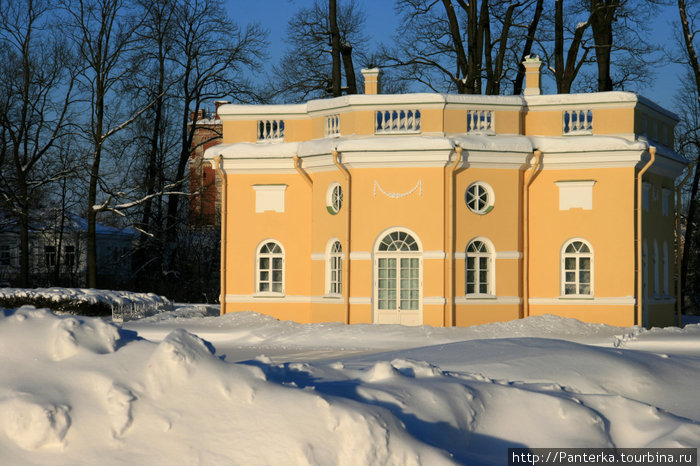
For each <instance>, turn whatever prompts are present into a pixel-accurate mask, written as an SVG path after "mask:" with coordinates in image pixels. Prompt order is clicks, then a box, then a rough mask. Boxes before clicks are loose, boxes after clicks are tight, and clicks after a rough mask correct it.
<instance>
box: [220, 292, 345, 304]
mask: <svg viewBox="0 0 700 466" xmlns="http://www.w3.org/2000/svg"><path fill="white" fill-rule="evenodd" d="M226 302H227V303H247V304H252V303H323V304H345V298H343V296H342V295H324V296H291V295H284V294H281V293H280V294H277V295H275V294H272V293H270V294H261V293H256V294H227V295H226ZM351 302H352V299H351Z"/></svg>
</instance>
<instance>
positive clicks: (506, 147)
mask: <svg viewBox="0 0 700 466" xmlns="http://www.w3.org/2000/svg"><path fill="white" fill-rule="evenodd" d="M457 145H459V146H461V147H462V148H463V149H466V150H480V151H493V152H496V151H497V152H532V150H533V146H532V143H531V141H530V139H528V138H527V137H526V136H520V135H484V134H473V135H472V134H462V135H456V136H441V135H440V136H437V135H435V136H432V135H401V136H386V137H375V136H365V137H353V136H351V137H340V138H323V139H314V140H311V141H305V142H282V143H252V142H240V143H235V144H219V145H217V146H214V147H211V148H209V149H207V150H206V152H205V153H204V157H205V158H206V159H213V158H214V157H217V156H222V157H223V158H225V159H228V158H239V159H275V158H287V157H293V156H295V155H297V156H299V157H302V158H303V157H309V156H314V155H323V154H330V153H331V151H333V150H337V151H338V152H362V151H373V152H377V151H379V152H398V151H401V152H406V151H411V152H415V151H427V150H448V151H449V150H452V149H454V148H455V146H457Z"/></svg>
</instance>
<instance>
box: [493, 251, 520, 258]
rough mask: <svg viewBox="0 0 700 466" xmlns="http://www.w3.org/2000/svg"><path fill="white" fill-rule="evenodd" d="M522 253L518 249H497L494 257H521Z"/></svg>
mask: <svg viewBox="0 0 700 466" xmlns="http://www.w3.org/2000/svg"><path fill="white" fill-rule="evenodd" d="M522 258H523V253H522V252H520V251H498V252H496V259H522Z"/></svg>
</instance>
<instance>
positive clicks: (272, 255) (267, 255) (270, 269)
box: [255, 239, 286, 296]
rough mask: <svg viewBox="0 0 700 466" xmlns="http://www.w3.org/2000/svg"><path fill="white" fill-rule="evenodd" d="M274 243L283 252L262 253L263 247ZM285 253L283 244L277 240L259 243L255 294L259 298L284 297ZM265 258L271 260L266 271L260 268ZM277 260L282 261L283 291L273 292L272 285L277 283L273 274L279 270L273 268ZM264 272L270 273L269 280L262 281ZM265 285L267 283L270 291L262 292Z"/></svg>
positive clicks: (256, 251)
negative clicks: (274, 261)
mask: <svg viewBox="0 0 700 466" xmlns="http://www.w3.org/2000/svg"><path fill="white" fill-rule="evenodd" d="M269 243H273V244H275V245H276V246H278V247H279V249H280V251H281V252H273V253H269V252H262V249H263V247H265V246H266V245H267V244H269ZM285 256H286V254H285V252H284V247H283V246H282V243H280V242H279V241H277V240H275V239H266V240H264V241H261V242H260V243H258V245H257V246H256V248H255V294H256V295H257V296H284V292H285ZM263 258H269V259H270V261H269V265H268V267H267V268H265V269H261V268H260V259H263ZM276 258H281V259H282V266H281V271H282V281H281V289H280V290H279V291H273V290H272V285H273V283H275V282H274V281H273V272H275V271H276V270H279V269H277V268H274V267H273V259H276ZM263 272H268V273H269V274H270V275H269V278H268V279H267V280H262V279H261V278H262V277H261V276H262V273H263ZM264 283H267V284H268V285H269V289H268V290H262V289H261V288H262V285H263V284H264Z"/></svg>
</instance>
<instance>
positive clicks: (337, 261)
mask: <svg viewBox="0 0 700 466" xmlns="http://www.w3.org/2000/svg"><path fill="white" fill-rule="evenodd" d="M326 274H327V275H326V276H327V277H328V278H327V280H326V282H327V283H328V286H327V287H326V289H327V290H328V294H341V293H342V292H343V248H342V246H341V245H340V241H333V243H332V244H331V246H330V248H329V250H328V267H327V269H326Z"/></svg>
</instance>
